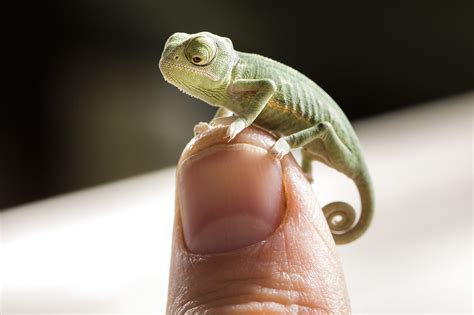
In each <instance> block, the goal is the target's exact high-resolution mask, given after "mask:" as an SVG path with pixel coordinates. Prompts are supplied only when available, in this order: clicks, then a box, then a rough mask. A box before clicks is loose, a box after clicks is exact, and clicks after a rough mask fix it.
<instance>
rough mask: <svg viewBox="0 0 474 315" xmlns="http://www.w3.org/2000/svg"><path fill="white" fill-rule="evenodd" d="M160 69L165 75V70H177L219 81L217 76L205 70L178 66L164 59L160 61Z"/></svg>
mask: <svg viewBox="0 0 474 315" xmlns="http://www.w3.org/2000/svg"><path fill="white" fill-rule="evenodd" d="M159 67H160V69H161V72H163V74H165V72H166V71H163V70H164V69H165V68H175V69H179V70H183V71H188V72H193V73H196V74H199V75H203V76H206V77H207V78H209V79H211V80H212V81H218V78H217V77H216V76H214V75H212V74H211V73H208V72H206V71H204V70H200V69H196V68H193V67H190V66H186V65H180V64H176V63H174V62H171V61H168V60H165V59H163V58H162V59H160V64H159Z"/></svg>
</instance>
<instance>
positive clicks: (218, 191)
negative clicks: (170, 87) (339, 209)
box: [167, 118, 350, 314]
mask: <svg viewBox="0 0 474 315" xmlns="http://www.w3.org/2000/svg"><path fill="white" fill-rule="evenodd" d="M231 122H232V118H222V119H219V120H217V121H216V123H217V125H218V126H216V127H213V128H212V129H210V130H207V131H205V132H204V133H203V134H201V135H198V136H197V137H196V138H194V139H193V140H192V141H191V142H190V143H189V144H188V146H187V147H186V148H185V150H184V152H183V154H182V156H181V159H180V161H179V164H178V170H177V177H176V178H177V192H176V195H177V196H176V215H175V221H174V228H173V247H172V254H171V270H170V279H169V296H168V306H167V312H168V313H169V314H183V313H186V312H190V313H193V314H194V313H204V312H210V313H216V314H237V313H239V314H240V313H245V314H249V313H252V314H254V313H292V314H293V313H305V314H307V313H349V312H350V305H349V298H348V295H347V289H346V284H345V280H344V275H343V273H342V269H341V265H340V261H339V258H338V256H337V253H336V250H335V244H334V241H333V238H332V236H331V233H330V231H329V229H328V226H327V224H326V220H325V218H324V216H323V214H322V211H321V208H320V207H319V205H318V203H317V201H316V199H315V196H314V193H313V191H312V189H311V186H310V185H309V183H308V181H307V180H306V178H305V177H304V175H303V173H302V172H301V169H300V167H299V166H298V164H297V163H296V161H295V160H294V158H293V157H292V156H291V155H286V156H285V157H284V158H283V159H282V160H281V161H280V160H277V159H275V158H274V157H272V155H271V154H268V150H270V149H271V148H272V146H273V144H274V143H275V139H274V138H273V137H272V136H271V135H270V134H269V133H267V132H266V131H263V130H261V129H258V128H256V127H249V128H247V129H245V130H244V131H242V132H241V133H239V134H238V135H237V136H236V137H235V139H234V140H233V141H232V142H231V143H230V144H228V143H227V141H226V140H225V135H226V131H227V126H228V125H229V124H230V123H231ZM215 125H216V124H215ZM219 125H220V126H219Z"/></svg>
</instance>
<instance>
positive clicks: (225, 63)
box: [159, 32, 238, 98]
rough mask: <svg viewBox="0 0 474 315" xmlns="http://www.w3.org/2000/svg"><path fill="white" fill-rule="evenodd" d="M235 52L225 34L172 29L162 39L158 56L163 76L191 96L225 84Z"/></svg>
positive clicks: (235, 57)
mask: <svg viewBox="0 0 474 315" xmlns="http://www.w3.org/2000/svg"><path fill="white" fill-rule="evenodd" d="M237 60H238V56H237V54H236V53H235V51H234V48H233V45H232V42H231V41H230V39H228V38H226V37H221V36H217V35H214V34H212V33H209V32H201V33H197V34H186V33H175V34H173V35H171V37H170V38H169V39H168V40H167V41H166V44H165V48H164V50H163V54H162V55H161V59H160V63H159V66H160V70H161V73H162V74H163V77H164V78H165V80H166V81H168V82H169V83H171V84H173V85H175V86H176V87H177V88H179V89H180V90H182V91H183V92H186V93H188V94H191V95H192V96H196V97H200V98H205V95H201V94H203V92H202V91H205V90H216V89H218V88H219V87H224V86H226V85H227V83H228V81H229V79H230V75H231V72H232V68H233V66H234V65H235V64H236V62H237Z"/></svg>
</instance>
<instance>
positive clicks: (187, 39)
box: [159, 32, 374, 244]
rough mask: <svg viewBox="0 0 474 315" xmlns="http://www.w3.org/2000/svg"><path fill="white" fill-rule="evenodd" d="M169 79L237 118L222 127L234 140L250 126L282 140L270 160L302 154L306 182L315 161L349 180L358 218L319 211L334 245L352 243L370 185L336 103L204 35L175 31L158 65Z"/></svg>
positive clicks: (336, 206) (363, 226)
mask: <svg viewBox="0 0 474 315" xmlns="http://www.w3.org/2000/svg"><path fill="white" fill-rule="evenodd" d="M159 67H160V70H161V72H162V74H163V76H164V78H165V80H166V81H168V82H169V83H171V84H173V85H175V86H176V87H178V88H179V89H180V90H181V91H183V92H185V93H186V94H189V95H191V96H194V97H197V98H199V99H201V100H202V101H204V102H206V103H208V104H210V105H212V106H216V107H218V110H217V112H216V115H215V117H214V118H217V117H223V116H230V115H232V114H235V115H236V116H237V118H236V119H235V120H234V121H233V122H232V123H231V124H230V125H229V127H228V129H227V136H226V137H227V139H228V140H229V141H230V140H232V139H233V138H234V137H235V136H236V135H237V134H238V133H239V132H241V131H242V130H243V129H244V128H246V127H248V126H250V125H251V124H253V123H255V124H256V125H259V126H261V127H263V128H265V129H268V130H270V131H272V132H274V133H275V134H277V135H279V136H281V138H279V139H278V140H277V141H276V143H275V145H274V146H273V148H272V150H271V151H272V152H270V153H272V154H274V155H275V156H276V157H277V158H282V157H283V156H284V155H285V154H287V153H288V152H289V151H290V150H291V149H292V148H298V147H301V148H302V169H303V172H304V173H305V174H306V175H307V176H308V178H311V174H312V166H311V164H312V161H314V160H316V161H320V162H322V163H324V164H326V165H328V166H329V167H332V168H334V169H336V170H338V171H339V172H342V173H343V174H345V175H346V176H348V177H349V178H351V179H352V180H353V181H354V183H355V184H356V186H357V188H358V190H359V195H360V199H361V213H360V216H359V218H358V220H357V222H356V212H355V211H354V209H353V208H352V206H350V205H349V204H347V203H344V202H333V203H330V204H328V205H326V206H324V207H323V212H324V215H325V217H326V220H327V222H328V224H329V227H330V229H331V233H332V235H333V237H334V240H335V242H336V244H345V243H348V242H351V241H353V240H355V239H357V238H358V237H359V236H361V235H362V234H363V233H364V232H365V231H366V230H367V228H368V226H369V224H370V221H371V219H372V215H373V205H374V201H373V190H372V186H371V179H370V176H369V173H368V170H367V166H366V164H365V161H364V158H363V156H362V151H361V146H360V144H359V140H358V138H357V136H356V134H355V132H354V130H353V129H352V126H351V124H350V122H349V120H348V119H347V118H346V116H345V115H344V113H343V112H342V110H341V109H340V108H339V106H338V105H337V104H336V102H335V101H334V100H333V99H332V98H331V97H330V96H329V95H328V94H327V93H326V92H324V91H323V89H321V88H320V87H319V86H318V85H317V84H316V83H314V82H313V81H312V80H310V79H309V78H308V77H306V76H304V75H303V74H301V73H300V72H298V71H296V70H294V69H292V68H290V67H288V66H286V65H284V64H282V63H279V62H277V61H274V60H272V59H269V58H266V57H263V56H260V55H256V54H249V53H243V52H238V51H236V50H234V47H233V44H232V41H231V40H230V39H228V38H226V37H221V36H217V35H214V34H212V33H209V32H201V33H197V34H186V33H175V34H173V35H172V36H171V37H170V38H169V39H168V40H167V42H166V44H165V47H164V51H163V54H162V56H161V59H160V62H159Z"/></svg>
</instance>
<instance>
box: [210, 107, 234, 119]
mask: <svg viewBox="0 0 474 315" xmlns="http://www.w3.org/2000/svg"><path fill="white" fill-rule="evenodd" d="M232 114H233V113H232V112H231V111H230V110H228V109H227V108H224V107H219V108H218V109H217V111H216V113H215V114H214V117H213V118H212V120H214V119H217V118H220V117H227V116H232ZM212 120H211V121H212Z"/></svg>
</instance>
